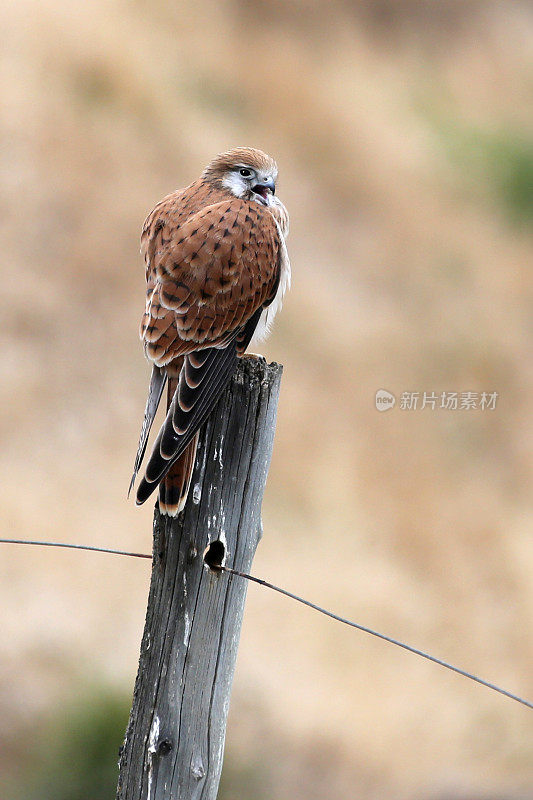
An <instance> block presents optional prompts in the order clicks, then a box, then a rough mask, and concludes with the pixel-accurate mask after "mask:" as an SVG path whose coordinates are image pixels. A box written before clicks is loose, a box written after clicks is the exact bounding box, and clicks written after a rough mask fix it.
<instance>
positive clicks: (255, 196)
mask: <svg viewBox="0 0 533 800" xmlns="http://www.w3.org/2000/svg"><path fill="white" fill-rule="evenodd" d="M277 177H278V168H277V165H276V162H275V161H274V159H273V158H271V157H270V156H268V155H267V154H266V153H263V151H262V150H255V149H254V148H253V147H236V148H235V149H234V150H228V152H227V153H221V154H220V155H218V156H216V158H214V159H213V161H211V163H210V164H209V165H208V166H207V167H206V169H205V171H204V178H205V179H206V180H208V181H210V182H211V183H214V184H215V185H216V186H218V187H219V188H221V189H227V190H229V191H230V192H231V194H233V195H234V196H235V197H242V198H243V199H246V200H256V201H257V202H258V203H262V204H263V205H264V206H270V205H272V200H273V195H274V193H275V191H276V179H277Z"/></svg>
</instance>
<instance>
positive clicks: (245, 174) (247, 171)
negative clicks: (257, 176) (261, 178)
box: [239, 167, 252, 178]
mask: <svg viewBox="0 0 533 800" xmlns="http://www.w3.org/2000/svg"><path fill="white" fill-rule="evenodd" d="M239 173H240V174H241V175H242V177H243V178H249V177H250V175H251V174H252V170H251V169H246V167H243V168H242V169H240V170H239Z"/></svg>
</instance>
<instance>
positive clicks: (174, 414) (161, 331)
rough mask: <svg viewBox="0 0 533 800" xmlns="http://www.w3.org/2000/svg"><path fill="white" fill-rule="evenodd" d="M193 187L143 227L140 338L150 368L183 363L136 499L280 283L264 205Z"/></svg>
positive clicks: (193, 427) (275, 240) (204, 404)
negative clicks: (144, 284) (144, 288)
mask: <svg viewBox="0 0 533 800" xmlns="http://www.w3.org/2000/svg"><path fill="white" fill-rule="evenodd" d="M193 187H194V185H193ZM193 187H189V188H188V189H186V190H184V191H183V192H181V193H176V194H175V195H170V196H169V197H168V198H166V199H165V200H164V201H162V203H160V204H159V205H158V206H156V208H155V209H154V211H153V212H152V214H151V215H150V216H149V217H148V219H147V221H146V223H145V227H144V229H143V237H142V240H143V248H144V250H145V257H146V262H147V284H148V295H147V304H146V312H145V314H144V317H143V320H142V323H141V338H142V340H143V342H144V346H145V351H146V354H147V356H148V358H149V359H150V360H152V361H153V363H154V364H155V365H156V366H158V367H160V368H165V369H166V370H167V371H168V373H169V375H173V372H172V370H173V365H174V364H176V363H179V364H180V367H181V364H182V363H183V368H182V369H181V371H180V376H179V381H178V388H177V390H176V392H175V395H174V399H173V401H172V403H171V404H170V407H169V409H168V413H167V417H166V420H165V422H164V424H163V426H162V428H161V430H160V432H159V435H158V437H157V439H156V442H155V444H154V448H153V450H152V454H151V456H150V459H149V461H148V464H147V467H146V474H145V477H144V478H143V480H142V481H141V483H140V484H139V489H138V492H137V502H138V503H142V502H144V501H145V500H146V499H147V497H149V495H150V494H151V493H152V491H153V490H154V489H155V488H156V486H157V485H158V483H159V482H160V481H161V479H162V478H163V477H164V476H165V474H166V473H168V471H169V469H170V467H171V466H172V465H173V464H175V463H176V461H177V460H178V459H179V457H180V455H181V454H182V453H183V452H184V450H185V448H186V447H187V445H188V444H189V442H190V441H191V440H192V439H193V437H194V436H195V434H196V432H197V430H198V428H199V426H200V425H201V424H202V422H203V421H204V420H205V418H206V417H207V416H208V414H209V412H210V411H211V408H212V407H213V405H214V404H215V403H216V400H217V399H218V397H219V396H220V394H221V392H222V391H223V389H224V387H225V386H226V384H227V382H228V381H229V379H230V377H231V375H232V374H233V372H234V370H235V366H236V363H237V356H238V355H241V354H242V353H243V352H244V350H245V349H246V347H247V346H248V343H249V341H250V339H251V337H252V335H253V332H254V329H255V327H256V325H257V322H258V320H259V317H260V315H261V312H262V309H263V308H264V307H265V306H267V305H268V304H269V303H270V302H271V301H272V299H273V298H274V296H275V294H276V291H277V287H278V284H279V277H280V253H281V241H280V234H279V228H278V226H277V225H276V222H275V220H274V218H273V216H272V215H271V214H270V212H269V211H268V209H267V208H266V207H264V206H262V205H260V204H259V203H256V202H253V201H251V202H249V201H245V200H241V199H238V198H232V197H228V196H227V195H225V193H223V192H220V191H218V190H216V189H214V188H213V187H210V186H208V185H206V184H203V183H201V182H199V183H198V184H197V185H196V188H195V189H194V190H193ZM191 190H193V191H191ZM198 206H200V207H198Z"/></svg>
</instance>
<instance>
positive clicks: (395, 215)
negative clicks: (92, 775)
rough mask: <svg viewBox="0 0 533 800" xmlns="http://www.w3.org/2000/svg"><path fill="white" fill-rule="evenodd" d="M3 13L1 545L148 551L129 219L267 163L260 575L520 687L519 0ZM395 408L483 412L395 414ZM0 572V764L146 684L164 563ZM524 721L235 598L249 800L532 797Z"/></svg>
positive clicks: (57, 3) (36, 558)
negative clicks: (281, 295)
mask: <svg viewBox="0 0 533 800" xmlns="http://www.w3.org/2000/svg"><path fill="white" fill-rule="evenodd" d="M1 6H2V18H3V20H4V24H3V29H4V33H3V42H2V49H1V69H2V90H3V108H4V110H3V114H2V122H1V132H2V139H3V147H2V174H1V186H0V189H1V204H2V214H1V218H0V226H1V239H2V250H3V257H4V279H3V282H2V292H3V300H2V304H3V308H4V312H3V313H4V316H3V325H2V327H1V330H0V336H1V338H2V354H3V358H2V362H1V365H0V369H1V370H2V376H3V381H2V389H3V404H2V418H1V425H2V442H3V447H2V449H3V463H2V473H1V482H2V490H3V491H2V500H1V519H2V535H7V536H16V537H37V538H49V539H59V540H72V541H76V542H86V543H92V544H102V545H111V546H117V547H121V548H132V549H135V550H145V551H147V550H149V548H150V531H151V515H152V510H151V508H149V507H146V508H142V509H140V510H139V509H136V508H134V507H133V506H132V503H131V502H129V503H128V502H126V500H125V490H126V487H127V483H128V479H129V471H130V466H131V462H132V458H133V455H134V450H135V446H136V438H137V434H138V428H139V424H140V419H141V415H142V410H143V407H144V396H145V388H146V383H147V378H148V367H147V365H146V364H144V362H143V359H142V355H141V351H140V346H139V343H138V341H137V333H136V331H137V324H138V318H139V315H140V311H141V306H142V303H143V269H142V265H141V261H140V257H139V254H138V233H139V228H140V224H141V222H142V220H143V219H144V215H145V213H146V212H147V211H148V210H149V209H150V208H151V206H152V205H153V204H154V202H155V201H157V200H158V199H159V198H160V197H161V196H162V195H163V194H165V193H167V192H168V191H170V190H172V189H173V188H175V187H177V186H181V185H184V184H186V183H188V182H189V181H190V180H192V179H193V178H195V177H196V176H197V175H198V173H199V171H200V170H201V168H202V167H203V165H204V164H205V163H206V162H207V161H208V160H209V159H210V158H211V157H212V155H213V154H214V153H216V152H218V151H220V150H222V149H225V148H228V147H230V146H233V145H236V144H251V145H255V146H259V147H262V148H263V149H265V150H267V151H269V152H271V153H272V154H273V155H275V156H276V158H277V159H278V162H279V165H280V173H281V181H280V186H279V193H280V196H281V197H282V198H283V200H284V201H285V202H286V204H287V206H288V208H289V210H290V212H291V221H292V229H291V237H290V252H291V256H292V263H293V289H292V292H291V294H290V296H289V297H288V299H287V301H286V304H285V307H284V310H283V314H282V315H281V317H279V319H278V322H277V325H276V329H275V333H274V334H273V336H272V338H271V339H270V340H269V342H268V343H267V344H266V346H265V348H264V352H265V355H266V356H267V357H269V358H274V359H276V360H279V361H281V362H283V363H284V365H285V375H284V379H283V388H282V395H281V402H280V409H279V420H278V429H277V436H276V444H275V452H274V457H273V462H272V468H271V474H270V480H269V485H268V489H267V495H266V499H265V507H264V523H265V536H264V539H263V541H262V543H261V545H260V548H259V551H258V554H257V557H256V560H255V572H256V573H257V574H258V575H262V576H265V577H268V578H269V579H271V580H274V581H276V582H278V583H280V584H282V585H284V586H287V587H288V588H291V589H292V590H294V591H296V592H300V593H302V594H303V595H305V596H307V597H310V598H311V599H314V600H315V601H318V602H321V603H323V604H325V605H327V606H329V607H331V608H333V609H335V610H337V611H340V612H342V613H345V614H347V615H348V616H351V617H353V618H355V619H357V620H359V621H361V622H364V623H366V624H369V625H373V626H375V627H377V628H378V629H380V630H383V631H385V632H389V633H391V634H393V635H396V636H398V637H403V638H404V639H406V640H407V641H409V642H412V643H413V644H416V645H418V646H421V647H424V648H426V649H428V650H430V651H431V652H433V653H435V654H436V655H440V656H441V657H444V658H448V659H450V660H452V661H455V662H457V663H459V664H460V665H462V666H464V667H466V668H469V669H472V670H473V671H475V672H478V673H480V674H482V675H483V676H485V677H487V678H488V679H492V680H495V681H498V682H500V683H501V684H503V685H505V686H508V687H509V688H510V689H514V690H516V691H518V692H521V693H523V694H525V695H529V696H530V697H531V696H532V695H533V683H532V672H531V665H532V655H533V653H532V638H531V630H532V622H533V590H532V582H531V567H532V563H533V540H532V537H531V523H532V519H533V514H532V507H531V479H532V466H533V464H532V459H531V450H532V444H533V428H532V425H531V404H532V396H533V363H532V358H531V333H532V330H531V328H532V326H531V322H532V319H531V308H532V305H531V301H532V297H531V289H532V282H531V256H532V236H531V219H532V213H533V208H532V206H533V200H532V198H531V192H532V188H531V180H532V179H533V175H532V172H533V154H532V150H531V136H532V127H533V114H532V101H533V96H532V95H533V92H532V86H533V83H532V71H531V70H532V66H533V64H532V59H531V53H532V48H531V42H532V35H533V9H532V5H531V4H530V3H528V2H516V3H493V2H462V3H459V2H452V0H441V1H440V2H427V3H426V2H414V1H411V2H407V0H404V2H393V0H379V2H374V3H357V2H348V0H344V1H343V0H332V1H331V2H320V1H319V0H314V2H312V1H311V2H304V1H303V0H284V2H281V0H279V1H278V0H272V1H269V2H266V0H251V1H250V0H222V2H220V0H219V2H211V1H210V0H198V1H197V2H192V1H191V0H189V1H188V2H182V3H180V4H172V5H170V4H168V3H166V2H163V0H156V2H150V3H149V2H146V1H145V2H142V1H141V0H137V2H125V0H122V2H120V1H119V0H92V2H91V3H83V2H80V0H68V2H67V0H53V1H51V2H39V0H19V2H18V3H17V4H14V3H8V2H2V4H1ZM325 310H328V312H329V317H330V318H333V319H334V320H335V326H334V327H330V328H329V329H328V330H325V329H323V328H321V327H320V326H318V325H317V324H316V320H317V319H318V318H321V316H322V314H323V313H324V311H325ZM382 387H383V388H386V389H389V390H391V391H393V392H395V393H396V394H397V395H399V394H400V393H401V392H402V391H404V390H413V391H415V390H417V391H421V392H422V391H424V390H427V391H435V392H440V391H443V390H447V391H452V390H455V391H464V390H472V391H478V392H481V391H483V390H489V391H497V392H498V393H499V396H500V397H499V401H498V406H497V409H496V410H495V411H494V412H484V413H482V412H479V411H476V412H466V411H455V412H444V411H437V410H436V411H429V410H425V411H417V412H411V413H409V412H407V411H400V410H399V409H398V407H396V408H395V409H394V410H392V411H390V412H388V413H387V414H379V413H378V412H377V411H376V410H375V408H374V393H375V391H376V389H378V388H382ZM0 563H1V575H2V578H1V583H0V605H1V609H2V611H1V619H2V623H1V625H2V640H1V643H0V745H1V744H3V745H4V754H7V753H9V752H11V750H9V747H12V742H13V740H14V738H15V739H16V737H17V736H18V735H19V731H27V730H28V729H31V726H32V723H33V720H34V719H35V718H36V716H37V715H38V714H39V713H41V712H42V711H43V710H46V709H48V708H51V707H60V706H61V703H62V702H63V698H64V694H65V691H66V690H67V689H69V688H70V689H74V690H75V689H76V686H78V685H79V684H80V682H84V681H88V680H93V681H104V682H106V683H107V684H111V685H115V686H117V687H126V689H127V688H128V687H132V686H133V679H134V675H135V670H136V662H137V656H138V648H139V641H140V635H141V631H142V624H143V619H144V608H145V602H146V597H147V590H148V581H149V568H148V566H147V565H146V564H145V563H144V562H136V561H133V560H131V562H130V561H128V560H126V559H118V558H117V559H115V558H113V557H110V556H109V557H105V556H98V555H88V554H87V555H79V554H74V553H73V554H71V553H68V552H60V551H57V552H55V551H51V552H48V551H39V550H37V549H35V550H24V551H22V550H17V549H15V548H9V549H7V548H6V547H4V549H2V553H1V562H0ZM531 731H532V726H531V717H530V715H528V713H527V711H526V710H525V709H523V708H521V707H518V706H515V705H513V704H512V703H511V702H510V701H506V700H505V699H503V698H501V697H498V696H496V695H491V694H490V693H489V692H488V691H485V690H482V689H481V688H479V687H476V686H475V685H473V684H470V683H468V682H466V681H464V680H462V679H460V678H458V677H455V676H452V675H449V674H446V673H444V672H443V671H441V670H439V669H437V668H436V667H433V666H431V665H428V664H425V663H423V662H421V661H420V660H417V659H415V658H414V657H412V656H409V655H407V654H404V653H402V652H400V651H398V650H396V649H393V648H391V647H388V646H386V645H384V644H383V643H379V642H376V641H373V640H370V639H369V638H367V637H365V636H364V635H359V634H357V633H355V632H350V631H349V630H347V629H345V628H342V627H340V626H336V625H335V624H334V623H332V622H328V621H326V620H324V619H321V618H317V617H316V616H314V615H313V614H312V613H311V612H308V611H306V610H304V609H302V608H299V607H297V606H296V605H293V604H290V603H289V602H287V601H285V600H283V599H281V598H278V597H275V596H273V595H272V594H270V593H267V592H266V591H263V590H260V589H258V588H255V587H252V588H250V591H249V597H248V604H247V612H246V619H245V625H244V629H243V636H242V642H241V649H240V654H239V661H238V666H237V675H236V681H235V686H234V693H233V700H232V709H231V713H230V721H229V730H228V744H227V749H228V753H229V758H230V759H231V764H232V765H233V768H234V769H236V770H237V771H239V770H241V771H242V772H243V774H245V775H246V774H249V773H251V772H253V774H254V775H256V776H259V778H258V779H257V780H258V783H257V786H256V790H255V794H251V795H250V796H255V798H256V799H257V798H259V797H261V798H262V797H276V798H280V800H284V799H285V798H300V797H302V798H303V797H305V798H323V797H336V798H354V797H357V798H383V797H387V798H393V800H394V799H396V798H421V797H439V798H467V797H468V798H493V797H496V796H497V797H506V798H507V797H508V798H518V797H525V796H531V792H532V791H533V770H532V755H533V737H532V733H531ZM17 752H19V753H20V747H19V749H18V751H17ZM5 758H7V756H5ZM5 758H4V766H5ZM232 796H233V795H232ZM244 796H246V795H245V793H244V790H243V793H242V794H239V797H241V798H242V797H244Z"/></svg>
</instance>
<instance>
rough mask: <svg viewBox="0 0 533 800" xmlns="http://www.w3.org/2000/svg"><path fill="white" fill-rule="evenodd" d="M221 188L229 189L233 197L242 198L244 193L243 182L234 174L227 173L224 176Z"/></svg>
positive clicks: (244, 185) (244, 186)
mask: <svg viewBox="0 0 533 800" xmlns="http://www.w3.org/2000/svg"><path fill="white" fill-rule="evenodd" d="M222 186H224V187H225V188H226V189H229V190H230V192H231V193H232V194H233V195H235V197H242V196H243V195H244V193H245V192H246V184H245V182H244V181H243V180H242V178H241V176H240V175H237V174H236V173H235V172H229V173H228V174H227V175H225V176H224V179H223V181H222Z"/></svg>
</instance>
